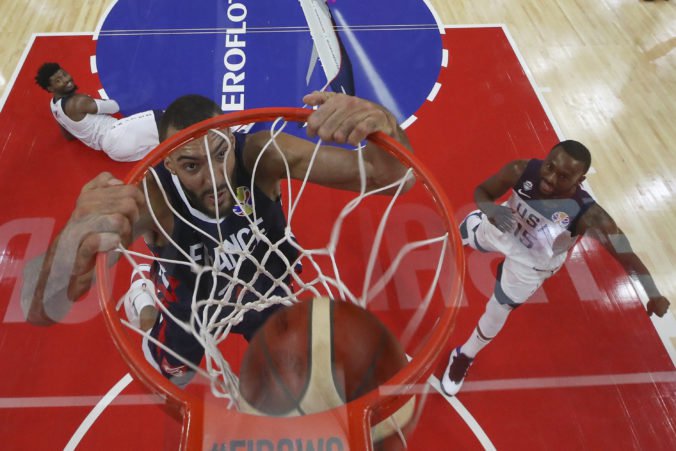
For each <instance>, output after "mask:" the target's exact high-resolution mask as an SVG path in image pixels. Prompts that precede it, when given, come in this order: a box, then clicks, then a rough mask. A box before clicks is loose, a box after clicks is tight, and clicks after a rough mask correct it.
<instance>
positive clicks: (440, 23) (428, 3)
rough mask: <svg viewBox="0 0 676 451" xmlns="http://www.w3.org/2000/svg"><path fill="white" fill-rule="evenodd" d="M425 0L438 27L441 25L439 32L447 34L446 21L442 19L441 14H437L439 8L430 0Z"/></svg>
mask: <svg viewBox="0 0 676 451" xmlns="http://www.w3.org/2000/svg"><path fill="white" fill-rule="evenodd" d="M423 1H424V2H425V6H427V9H429V10H430V13H432V17H434V21H435V22H436V23H437V27H439V34H446V30H444V23H443V22H442V21H441V18H440V17H439V14H437V10H436V9H434V7H433V6H432V4H431V3H430V2H429V1H428V0H423Z"/></svg>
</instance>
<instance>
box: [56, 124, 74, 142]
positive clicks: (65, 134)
mask: <svg viewBox="0 0 676 451" xmlns="http://www.w3.org/2000/svg"><path fill="white" fill-rule="evenodd" d="M59 130H61V135H63V137H64V138H66V139H67V140H68V141H73V140H75V139H77V138H76V137H75V136H73V135H72V134H71V133H70V132H69V131H68V130H66V129H65V128H63V125H61V124H59Z"/></svg>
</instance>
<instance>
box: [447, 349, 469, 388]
mask: <svg viewBox="0 0 676 451" xmlns="http://www.w3.org/2000/svg"><path fill="white" fill-rule="evenodd" d="M473 360H474V359H470V358H469V357H467V356H466V355H465V354H463V353H462V352H460V346H458V347H457V348H455V349H454V350H453V351H452V352H451V356H450V357H449V359H448V366H447V367H446V371H444V376H443V377H442V378H441V390H442V391H443V392H444V393H445V394H446V395H448V396H455V395H456V393H458V392H459V391H460V387H462V383H463V382H464V380H465V376H466V375H467V370H469V367H470V365H471V364H472V361H473Z"/></svg>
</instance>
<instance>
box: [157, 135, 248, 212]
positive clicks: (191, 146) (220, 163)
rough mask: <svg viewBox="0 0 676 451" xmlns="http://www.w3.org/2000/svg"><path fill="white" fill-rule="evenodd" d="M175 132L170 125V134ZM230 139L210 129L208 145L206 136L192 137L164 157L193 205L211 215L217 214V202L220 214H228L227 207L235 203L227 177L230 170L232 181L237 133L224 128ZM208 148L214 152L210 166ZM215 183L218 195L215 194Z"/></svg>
mask: <svg viewBox="0 0 676 451" xmlns="http://www.w3.org/2000/svg"><path fill="white" fill-rule="evenodd" d="M175 132H176V130H173V129H172V128H171V127H170V128H169V130H168V132H167V135H168V136H171V135H173V134H174V133H175ZM224 133H225V134H226V136H228V139H229V141H230V143H232V144H231V145H230V146H229V145H228V143H227V142H226V139H224V138H223V137H221V136H219V135H217V134H216V133H209V135H208V138H207V141H208V145H205V143H204V138H200V139H197V140H195V141H191V142H189V143H187V144H186V145H184V146H183V147H181V148H180V149H177V150H175V151H174V152H173V153H172V154H171V155H170V156H169V157H167V159H166V160H165V162H164V164H165V166H166V167H167V168H168V169H169V170H170V171H171V172H173V173H174V174H176V175H177V176H178V178H179V180H180V181H181V185H183V189H184V191H185V193H186V196H187V197H188V200H189V201H190V203H191V205H192V206H193V207H194V208H196V209H198V210H200V211H201V212H203V213H205V214H207V215H208V216H211V217H216V205H218V215H219V217H223V216H226V215H227V214H228V208H229V207H231V206H232V196H231V195H230V190H229V189H228V185H227V183H226V180H225V175H224V170H225V174H228V178H229V180H230V183H234V181H233V180H232V173H233V170H234V167H235V151H234V142H235V140H234V137H233V136H232V134H231V133H230V132H229V131H227V132H224ZM207 148H208V149H209V155H210V156H211V168H212V169H213V170H212V169H210V167H209V159H208V156H207ZM214 183H215V186H216V195H215V196H214Z"/></svg>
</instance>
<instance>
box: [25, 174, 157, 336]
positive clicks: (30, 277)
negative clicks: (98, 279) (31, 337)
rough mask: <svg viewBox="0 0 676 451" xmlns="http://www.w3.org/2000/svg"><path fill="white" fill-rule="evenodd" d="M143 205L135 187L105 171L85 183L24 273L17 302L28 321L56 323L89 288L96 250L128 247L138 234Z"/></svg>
mask: <svg viewBox="0 0 676 451" xmlns="http://www.w3.org/2000/svg"><path fill="white" fill-rule="evenodd" d="M144 205H145V201H144V198H143V195H142V194H141V192H140V191H139V190H138V189H137V188H136V187H134V186H130V185H124V184H123V183H122V182H121V181H120V180H118V179H116V178H114V177H113V176H112V175H111V174H109V173H102V174H99V175H98V176H97V177H96V178H94V179H93V180H91V181H90V182H89V183H87V184H86V185H85V186H84V187H83V188H82V191H81V192H80V196H79V197H78V200H77V204H76V207H75V209H74V211H73V213H72V215H71V217H70V219H69V220H68V222H67V223H66V225H65V227H64V228H63V230H62V231H61V233H59V235H58V236H57V238H56V239H55V240H54V241H53V242H52V244H51V245H50V246H49V249H48V250H47V253H46V254H45V255H44V256H41V257H38V258H37V259H35V260H33V261H32V262H30V263H29V264H28V265H27V267H26V270H25V271H24V286H23V289H22V296H21V306H22V309H23V311H24V315H25V316H26V320H27V321H28V322H30V323H33V324H36V325H50V324H53V323H56V322H58V321H60V320H61V319H62V318H63V317H64V316H65V315H66V313H68V311H69V310H70V307H71V306H72V303H73V302H74V301H76V300H77V299H78V298H80V297H81V296H82V295H83V294H85V293H86V292H87V291H88V290H89V288H90V286H91V283H92V280H93V278H94V263H95V257H96V254H97V253H98V252H107V251H109V250H112V249H114V248H116V247H117V245H118V244H123V245H128V244H129V243H131V241H132V240H133V237H134V236H136V235H137V234H138V233H140V232H142V230H141V228H140V227H139V224H140V223H139V218H140V217H141V215H142V213H143V212H145V207H144Z"/></svg>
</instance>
